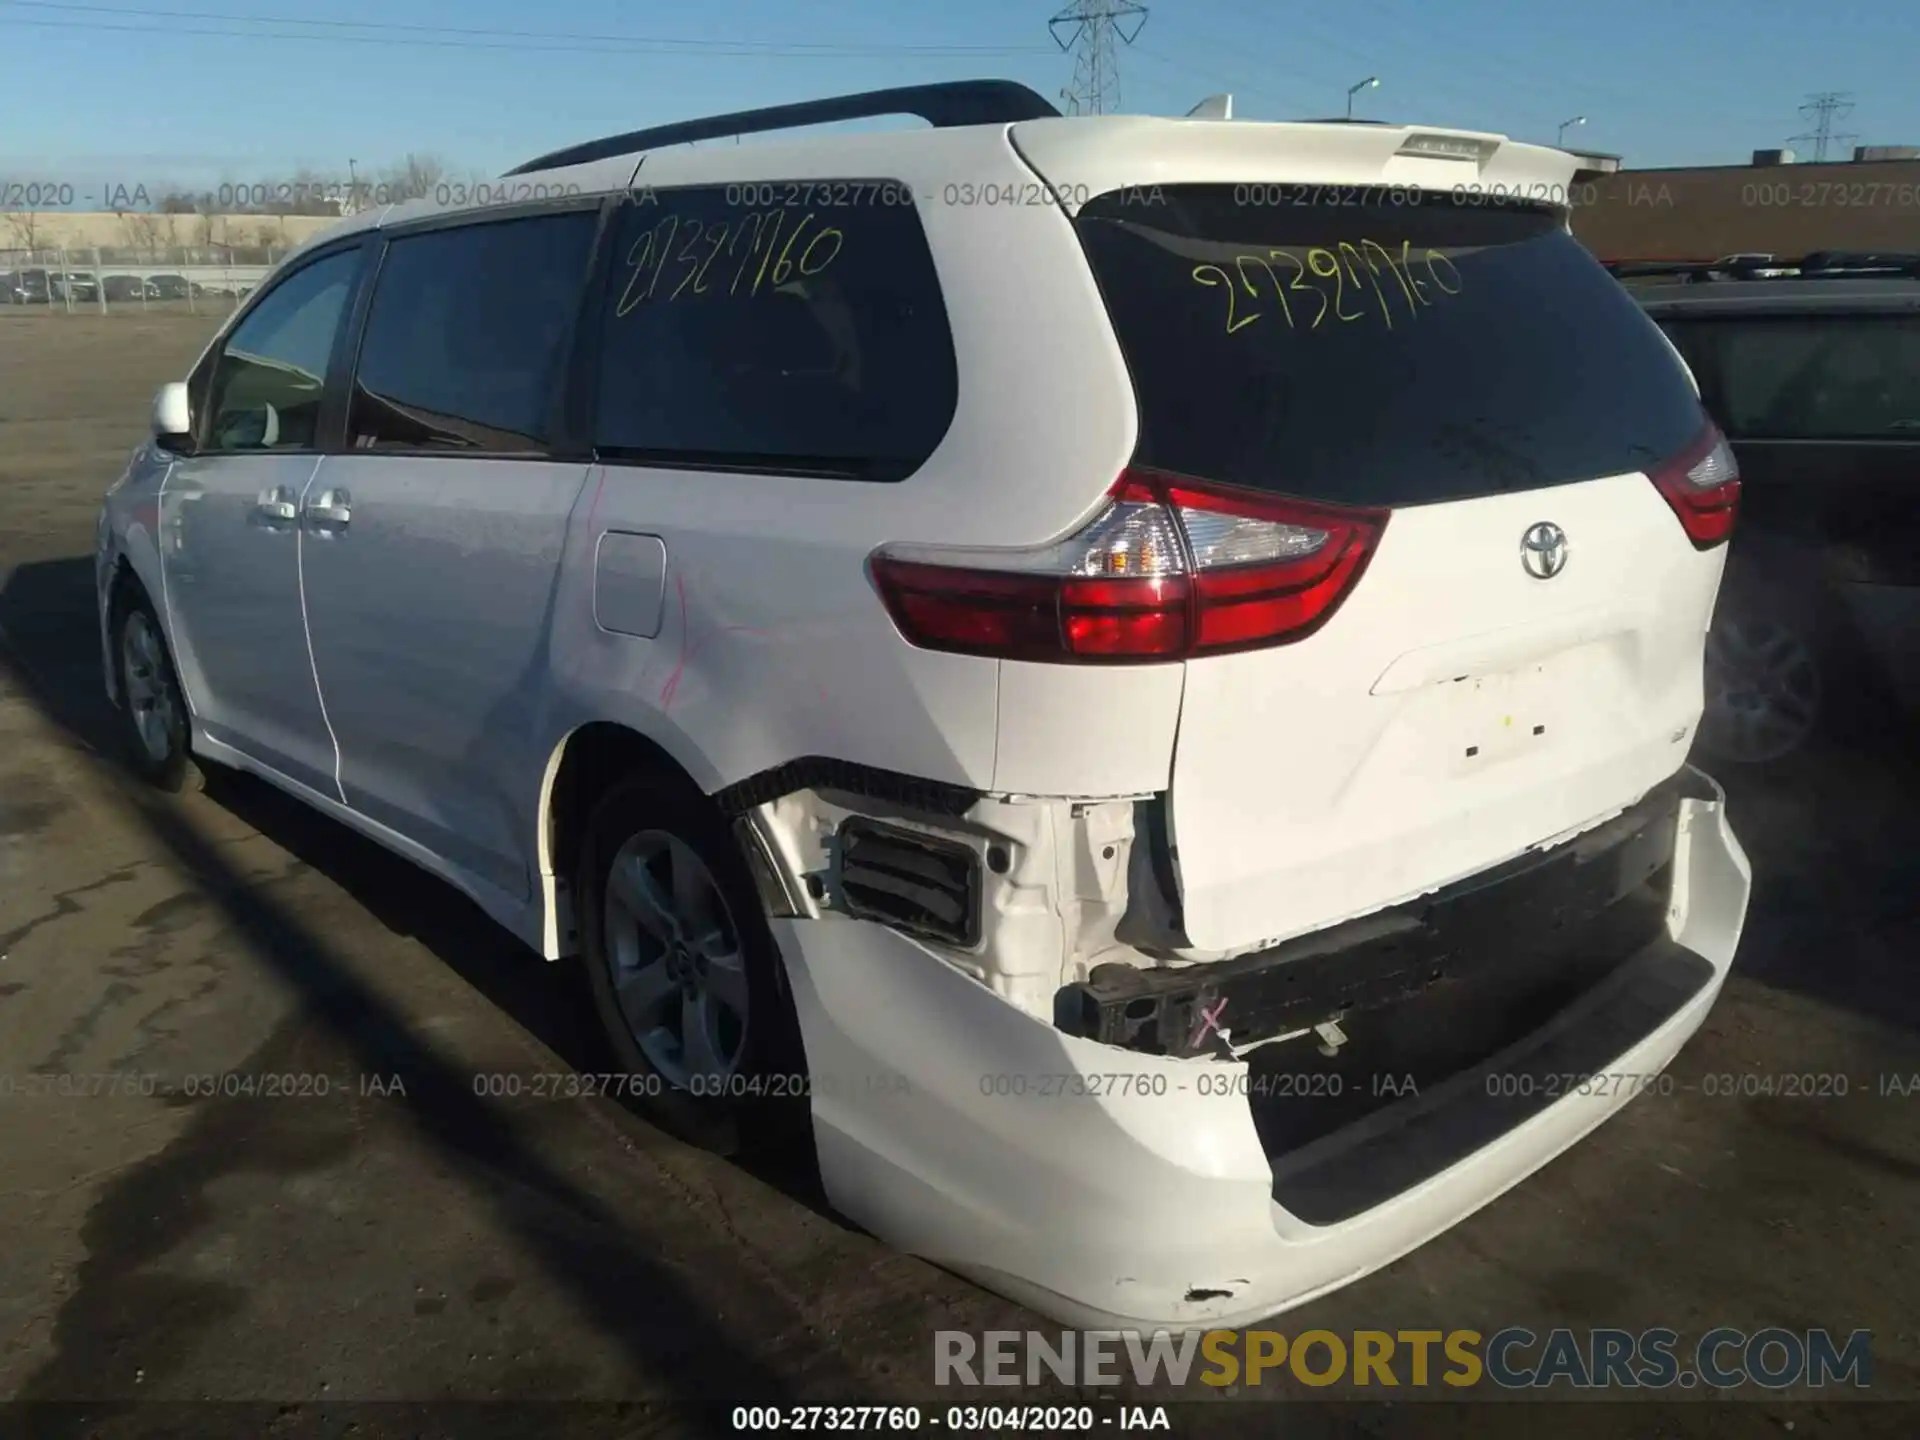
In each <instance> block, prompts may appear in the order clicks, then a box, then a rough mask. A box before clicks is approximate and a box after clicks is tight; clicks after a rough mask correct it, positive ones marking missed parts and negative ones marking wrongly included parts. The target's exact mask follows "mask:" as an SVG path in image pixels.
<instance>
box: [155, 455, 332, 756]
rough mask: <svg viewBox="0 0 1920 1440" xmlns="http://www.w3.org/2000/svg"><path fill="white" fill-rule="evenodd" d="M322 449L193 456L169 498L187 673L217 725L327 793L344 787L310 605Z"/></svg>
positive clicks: (164, 514)
mask: <svg viewBox="0 0 1920 1440" xmlns="http://www.w3.org/2000/svg"><path fill="white" fill-rule="evenodd" d="M319 464H320V460H319V457H317V456H314V455H286V456H279V455H271V454H265V455H220V456H213V457H209V458H206V459H197V458H192V457H189V458H187V459H183V460H181V461H179V462H178V463H177V464H176V465H175V466H174V467H173V473H172V474H171V475H170V476H169V477H168V479H167V485H166V489H165V491H164V493H163V494H162V495H161V497H160V516H161V524H162V528H163V531H164V533H165V534H166V535H167V536H168V542H169V543H168V545H167V547H166V549H165V551H164V553H163V558H162V566H163V571H164V574H163V585H164V589H165V595H166V603H167V608H168V611H169V613H170V614H171V616H172V617H173V626H172V630H173V634H174V635H175V636H176V637H177V638H176V639H175V640H174V641H173V645H174V655H175V658H176V660H177V661H178V664H179V667H180V676H181V684H182V686H183V687H184V688H185V690H186V692H187V693H188V694H189V695H190V696H192V697H193V698H192V705H193V709H194V713H195V715H196V717H197V718H198V720H199V722H200V724H201V725H202V726H203V727H204V728H205V729H206V732H207V734H208V735H210V736H212V737H213V738H214V739H217V740H221V741H224V742H225V743H227V744H229V745H232V746H234V747H235V748H236V749H239V750H244V751H245V752H246V753H247V754H249V755H251V756H253V757H254V758H255V759H257V760H259V761H260V762H261V763H262V764H265V765H269V766H271V767H272V768H274V769H276V770H279V771H281V772H283V773H284V774H286V775H287V776H288V777H289V778H291V779H294V780H297V781H299V782H300V783H301V784H303V785H309V786H313V787H314V788H316V789H319V790H321V791H323V792H333V790H334V749H333V737H332V736H331V734H330V733H329V732H328V730H327V722H326V716H325V713H324V711H323V709H322V707H321V702H320V691H319V687H318V686H317V684H316V683H315V681H314V676H313V664H312V661H311V659H310V658H309V657H308V655H307V638H306V631H305V628H304V624H303V621H302V618H301V609H300V542H301V532H300V526H299V523H298V522H297V521H296V520H293V519H281V518H278V517H276V516H270V515H268V514H267V513H266V512H265V511H264V509H263V507H262V505H261V500H262V498H263V497H267V496H273V497H278V503H281V504H285V505H291V506H294V507H297V506H298V504H299V498H300V496H301V494H302V493H303V492H304V491H305V490H306V487H307V481H308V480H309V479H311V478H312V476H313V473H314V471H315V469H317V468H318V466H319Z"/></svg>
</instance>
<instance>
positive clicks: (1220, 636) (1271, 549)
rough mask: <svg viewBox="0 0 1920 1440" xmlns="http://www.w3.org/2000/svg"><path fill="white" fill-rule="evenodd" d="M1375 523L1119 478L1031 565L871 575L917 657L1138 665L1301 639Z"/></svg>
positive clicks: (1373, 533)
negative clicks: (1094, 510) (1095, 508)
mask: <svg viewBox="0 0 1920 1440" xmlns="http://www.w3.org/2000/svg"><path fill="white" fill-rule="evenodd" d="M1386 522H1387V512H1386V511H1384V510H1358V509H1347V508H1345V507H1342V506H1332V505H1317V504H1312V503H1309V502H1307V501H1303V500H1290V499H1284V498H1280V497H1276V496H1271V495H1265V494H1261V493H1258V492H1254V491H1247V490H1238V489H1233V488H1230V487H1226V486H1219V485H1214V484H1211V483H1209V482H1207V481H1202V480H1194V479H1190V478H1188V477H1186V476H1183V475H1171V474H1167V473H1165V472H1162V471H1155V470H1144V469H1139V468H1134V469H1129V470H1127V471H1126V472H1125V473H1124V474H1122V475H1121V477H1120V479H1119V481H1118V482H1117V483H1116V484H1115V485H1114V487H1113V489H1112V490H1111V491H1110V492H1109V494H1108V497H1107V503H1106V504H1105V505H1104V506H1103V507H1102V508H1101V510H1100V512H1099V513H1098V514H1096V515H1095V516H1094V517H1093V519H1092V520H1090V521H1088V522H1087V523H1086V524H1085V525H1083V526H1082V527H1081V528H1080V529H1079V530H1078V531H1076V532H1075V533H1074V534H1073V535H1072V536H1070V537H1069V538H1067V539H1065V540H1062V541H1060V542H1059V543H1057V544H1054V545H1048V546H1044V547H1041V548H1039V549H1034V550H1012V551H1009V550H958V549H946V548H935V547H928V546H918V545H890V546H887V547H885V548H883V549H881V550H878V551H876V552H875V553H874V555H873V557H872V559H871V560H870V561H869V562H868V563H869V567H870V570H871V573H872V575H873V580H874V585H875V587H876V588H877V589H878V590H879V592H880V597H881V599H882V600H883V601H884V602H885V603H886V607H887V612H888V614H890V615H891V616H892V617H893V622H894V624H895V625H897V626H898V627H899V629H900V633H901V634H902V635H903V636H905V637H906V638H907V640H908V641H909V642H911V643H912V644H914V645H918V646H920V647H921V648H923V649H927V650H950V651H955V652H958V653H960V654H965V655H992V656H996V657H998V658H1000V659H1005V660H1039V661H1051V662H1054V663H1067V664H1138V663H1142V662H1147V661H1155V660H1184V659H1187V658H1189V657H1193V656H1200V655H1220V654H1226V653H1229V652H1231V651H1235V650H1253V649H1258V648H1261V647H1263V646H1268V645H1284V644H1287V643H1289V642H1291V641H1294V640H1300V639H1304V638H1305V637H1306V636H1308V635H1311V634H1312V633H1313V632H1314V631H1315V630H1317V629H1319V628H1320V626H1322V625H1323V624H1325V623H1326V621H1327V619H1328V617H1329V616H1331V615H1332V614H1333V612H1334V611H1335V610H1336V609H1337V608H1338V607H1339V605H1340V602H1341V601H1342V600H1343V599H1345V597H1346V596H1347V594H1348V593H1349V592H1350V591H1351V590H1352V589H1353V585H1354V582H1355V581H1357V580H1358V579H1359V578H1360V573H1361V571H1362V570H1364V569H1365V568H1366V564H1367V560H1368V558H1369V557H1370V556H1371V555H1372V553H1373V550H1374V547H1375V545H1376V544H1377V543H1378V542H1379V538H1380V532H1381V530H1382V528H1383V527H1384V526H1385V525H1386Z"/></svg>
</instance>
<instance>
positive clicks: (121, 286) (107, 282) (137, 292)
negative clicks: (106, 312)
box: [100, 275, 158, 301]
mask: <svg viewBox="0 0 1920 1440" xmlns="http://www.w3.org/2000/svg"><path fill="white" fill-rule="evenodd" d="M100 288H101V289H102V290H104V291H105V292H106V295H107V299H108V300H123V301H137V300H153V299H157V298H158V296H157V295H156V294H155V292H154V288H153V285H152V283H151V282H149V281H147V280H143V279H142V278H141V277H140V276H138V275H109V276H107V277H106V278H105V279H104V280H102V281H101V282H100Z"/></svg>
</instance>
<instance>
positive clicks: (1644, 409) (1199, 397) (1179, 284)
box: [1076, 185, 1702, 505]
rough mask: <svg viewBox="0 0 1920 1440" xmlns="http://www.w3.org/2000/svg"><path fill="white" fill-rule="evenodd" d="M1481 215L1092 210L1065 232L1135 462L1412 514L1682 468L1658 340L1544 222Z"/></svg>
mask: <svg viewBox="0 0 1920 1440" xmlns="http://www.w3.org/2000/svg"><path fill="white" fill-rule="evenodd" d="M1309 197H1310V203H1297V202H1299V201H1301V200H1303V199H1309ZM1477 198H1481V197H1466V198H1464V199H1462V198H1458V197H1456V196H1453V195H1449V194H1445V193H1442V192H1436V191H1425V192H1422V191H1417V190H1408V189H1401V188H1396V189H1394V190H1393V191H1392V192H1390V193H1389V192H1388V191H1386V190H1385V189H1384V188H1382V189H1376V190H1372V191H1358V190H1349V191H1342V192H1335V191H1331V190H1319V189H1313V188H1310V187H1304V186H1303V187H1295V186H1255V185H1191V186H1163V187H1159V188H1157V189H1155V190H1154V191H1153V192H1152V193H1151V196H1150V197H1148V196H1144V195H1143V193H1142V192H1139V191H1122V192H1115V193H1114V194H1111V195H1102V196H1098V197H1096V198H1095V199H1094V200H1093V201H1092V202H1091V203H1090V204H1088V205H1087V206H1086V208H1085V209H1083V210H1082V211H1081V213H1080V215H1079V217H1078V219H1077V221H1076V223H1077V225H1078V228H1079V231H1080V235H1081V237H1082V240H1083V242H1084V244H1085V246H1086V250H1087V254H1088V257H1089V259H1090V260H1091V262H1092V265H1093V268H1094V272H1095V274H1096V276H1097V277H1098V280H1099V283H1100V288H1101V291H1102V293H1103V294H1104V296H1105V298H1106V303H1107V307H1108V310H1109V312H1110V313H1111V315H1112V317H1113V321H1114V326H1115V329H1116V331H1117V332H1118V335H1119V339H1120V344H1121V348H1122V349H1123V351H1124V352H1125V354H1126V357H1127V363H1128V367H1129V368H1130V370H1131V371H1132V374H1133V381H1134V385H1135V388H1136V390H1137V392H1138V397H1139V402H1140V447H1139V450H1138V452H1137V454H1136V459H1137V461H1138V462H1139V463H1141V464H1143V465H1151V466H1155V467H1158V468H1161V469H1166V470H1172V471H1176V472H1179V473H1182V474H1187V475H1195V476H1201V477H1205V478H1207V479H1212V480H1218V481H1223V482H1225V483H1228V484H1234V485H1244V486H1250V487H1255V488H1258V489H1263V490H1272V491H1277V492H1280V493H1284V494H1289V495H1297V496H1301V497H1304V498H1308V499H1316V500H1330V501H1336V502H1346V503H1350V504H1366V505H1417V504H1425V503H1428V502H1432V501H1440V500H1453V499H1462V498H1465V497H1468V496H1474V495H1486V494H1493V493H1497V492H1501V491H1511V490H1526V489H1533V488H1536V487H1539V486H1544V485H1554V484H1562V483H1566V482H1570V481H1576V480H1589V479H1593V478H1595V477H1597V476H1601V475H1614V474H1620V473H1622V472H1625V471H1631V470H1642V469H1645V468H1647V467H1648V466H1649V465H1651V464H1653V463H1654V462H1656V461H1658V460H1662V459H1665V458H1667V457H1668V456H1671V455H1673V454H1674V453H1675V452H1677V451H1679V450H1681V449H1683V448H1685V446H1686V445H1687V443H1688V442H1689V441H1691V440H1692V439H1693V438H1694V437H1695V435H1696V434H1697V433H1698V432H1699V428H1700V426H1701V424H1702V417H1701V412H1700V406H1699V402H1698V401H1697V400H1696V399H1695V398H1694V395H1693V390H1692V387H1691V386H1689V385H1688V383H1687V381H1686V378H1685V376H1684V374H1683V373H1682V371H1681V370H1680V367H1679V366H1678V365H1677V364H1676V363H1675V361H1674V358H1673V354H1672V352H1671V351H1670V350H1669V349H1668V348H1667V345H1666V342H1665V341H1664V340H1663V339H1662V337H1661V335H1660V333H1659V331H1658V329H1657V328H1656V327H1655V326H1654V324H1653V322H1652V321H1651V320H1649V319H1648V318H1647V317H1646V316H1645V314H1644V313H1643V312H1642V311H1641V309H1640V307H1639V306H1638V305H1637V304H1635V303H1634V301H1633V300H1632V298H1631V297H1629V296H1628V294H1627V293H1626V291H1624V290H1623V289H1622V288H1621V287H1620V285H1619V284H1618V283H1617V282H1616V281H1615V280H1614V279H1613V278H1612V277H1611V276H1610V275H1608V274H1607V273H1606V271H1605V270H1603V269H1602V268H1601V267H1600V265H1599V264H1598V263H1597V262H1596V261H1595V260H1594V259H1593V257H1592V256H1591V255H1590V254H1589V253H1588V252H1587V251H1586V249H1585V248H1584V247H1582V246H1581V244H1580V243H1579V242H1578V241H1577V240H1575V239H1574V238H1573V237H1572V236H1571V235H1569V234H1567V232H1566V230H1565V228H1564V227H1563V225H1562V221H1561V213H1560V212H1558V211H1554V210H1549V209H1544V208H1532V207H1519V206H1501V207H1489V206H1487V205H1486V204H1484V203H1482V204H1471V203H1468V201H1470V200H1472V199H1477ZM1332 201H1357V202H1358V203H1330V202H1332Z"/></svg>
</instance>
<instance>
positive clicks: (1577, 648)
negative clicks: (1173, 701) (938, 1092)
mask: <svg viewBox="0 0 1920 1440" xmlns="http://www.w3.org/2000/svg"><path fill="white" fill-rule="evenodd" d="M1541 520H1550V521H1553V522H1554V523H1556V524H1558V525H1559V526H1560V527H1561V528H1562V529H1563V530H1564V531H1565V532H1566V534H1567V537H1568V547H1569V551H1568V560H1567V565H1566V569H1565V570H1563V571H1562V572H1561V573H1560V574H1559V575H1557V576H1555V577H1554V578H1552V579H1550V580H1536V579H1534V578H1533V577H1532V576H1530V575H1529V574H1528V573H1527V572H1526V570H1525V569H1524V568H1523V567H1522V565H1521V561H1520V537H1521V536H1522V535H1523V534H1524V533H1525V532H1526V530H1527V528H1528V527H1529V526H1530V525H1532V524H1534V523H1535V522H1537V521H1541ZM1725 553H1726V552H1725V550H1724V549H1721V550H1715V551H1711V552H1708V553H1706V554H1701V553H1699V552H1698V551H1696V550H1695V549H1694V548H1693V545H1692V543H1691V542H1690V541H1689V540H1688V539H1687V537H1686V535H1685V534H1684V533H1683V532H1682V531H1681V529H1680V526H1679V525H1678V524H1677V523H1676V522H1675V520H1674V517H1673V512H1672V511H1671V510H1670V509H1669V508H1668V507H1667V504H1666V502H1665V501H1664V500H1662V499H1661V498H1660V495H1659V492H1658V491H1656V490H1655V489H1654V487H1653V486H1652V485H1651V484H1649V483H1648V481H1647V479H1646V477H1645V476H1643V475H1624V476H1617V477H1614V478H1612V479H1606V480H1594V481H1589V482H1587V483H1585V484H1579V485H1565V486H1559V487H1555V488H1553V489H1548V490H1536V491H1526V492H1522V493H1520V494H1514V495H1496V496H1489V497H1487V498H1484V499H1479V500H1465V501H1457V502H1454V503H1451V504H1443V505H1423V506H1414V507H1412V508H1409V509H1405V510H1400V511H1396V512H1395V514H1394V516H1393V518H1392V519H1391V520H1390V521H1388V523H1387V527H1386V533H1385V535H1384V537H1383V538H1382V540H1381V542H1380V547H1379V552H1378V553H1377V554H1376V555H1375V556H1374V557H1373V561H1372V564H1371V565H1370V566H1369V567H1368V570H1367V572H1366V574H1365V575H1364V576H1363V577H1362V579H1361V583H1360V584H1359V585H1358V586H1357V587H1356V588H1355V590H1354V593H1353V596H1352V598H1351V599H1350V600H1349V601H1348V602H1347V604H1346V605H1345V606H1344V607H1343V608H1342V609H1341V610H1340V611H1339V612H1338V613H1337V614H1336V615H1335V616H1334V617H1333V619H1332V621H1331V622H1330V623H1329V624H1328V625H1327V626H1326V628H1325V629H1323V630H1321V631H1320V632H1319V633H1318V634H1315V635H1313V636H1310V637H1309V638H1308V639H1306V640H1304V641H1301V642H1300V643H1298V644H1296V645H1289V646H1283V647H1281V648H1279V649H1277V650H1266V651H1253V652H1250V653H1248V654H1245V655H1233V656H1223V657H1220V658H1217V659H1209V660H1202V661H1198V662H1194V663H1191V664H1189V665H1188V666H1187V682H1186V698H1185V701H1184V703H1183V705H1182V708H1181V726H1180V744H1179V751H1178V755H1177V758H1176V759H1175V761H1174V772H1173V791H1172V795H1173V822H1172V823H1173V839H1174V844H1175V845H1176V847H1177V848H1178V851H1179V857H1180V873H1181V881H1182V898H1183V900H1184V902H1185V906H1186V928H1187V934H1188V936H1189V937H1190V938H1191V939H1192V941H1193V943H1194V945H1195V946H1196V947H1199V948H1201V949H1209V950H1226V949H1232V948H1236V947H1244V946H1248V945H1252V944H1255V943H1258V942H1260V941H1262V940H1271V939H1279V938H1283V937H1286V936H1290V935H1296V934H1300V933H1302V932H1304V931H1308V930H1315V929H1318V928H1320V927H1321V926H1323V925H1328V924H1332V923H1334V922H1336V921H1339V920H1344V919H1347V918H1349V917H1351V916H1354V915H1359V914H1363V913H1365V912H1367V911H1369V910H1375V909H1379V908H1382V907H1384V906H1387V905H1391V904H1395V903H1398V902H1399V901H1402V900H1406V899H1411V898H1412V897H1414V896H1416V895H1419V894H1421V893H1423V892H1425V891H1428V890H1432V889H1435V888H1437V887H1439V886H1441V885H1444V884H1446V883H1448V882H1449V881H1452V880H1456V879H1459V878H1461V877H1463V876H1466V875H1470V874H1473V873H1474V872H1476V871H1479V870H1483V869H1485V868H1486V867H1487V866H1489V865H1492V864H1495V863H1497V862H1499V861H1501V860H1504V859H1506V858H1508V857H1509V856H1512V855H1514V854H1517V853H1519V852H1520V851H1522V850H1526V849H1529V848H1530V847H1532V846H1534V845H1537V844H1539V843H1540V842H1541V841H1543V840H1547V839H1549V838H1552V837H1555V836H1558V835H1560V834H1562V833H1563V832H1565V831H1568V830H1570V829H1573V828H1575V827H1578V826H1580V825H1583V824H1586V823H1589V822H1593V821H1597V820H1600V819H1603V818H1604V817H1605V816H1606V815H1607V814H1609V813H1610V812H1611V811H1614V810H1617V809H1619V808H1621V807H1623V806H1625V805H1627V804H1630V803H1631V802H1632V801H1633V800H1634V799H1635V797H1637V796H1638V795H1640V794H1642V793H1644V792H1645V791H1646V790H1647V788H1648V787H1649V786H1651V785H1653V784H1654V783H1655V782H1656V781H1658V780H1661V779H1664V778H1665V777H1666V776H1668V775H1671V774H1672V773H1673V772H1674V770H1675V769H1676V768H1678V766H1679V764H1680V762H1681V760H1682V759H1683V757H1684V756H1685V755H1686V751H1687V744H1688V742H1689V741H1690V740H1691V739H1692V736H1693V726H1694V723H1695V721H1696V720H1697V719H1698V718H1699V714H1700V709H1701V706H1702V704H1703V700H1704V695H1703V691H1702V681H1701V675H1702V670H1701V658H1700V657H1701V647H1702V645H1703V643H1704V640H1703V637H1704V636H1705V634H1706V629H1707V622H1708V620H1709V618H1710V617H1711V615H1712V613H1713V599H1714V594H1715V591H1716V590H1717V588H1718V586H1719V583H1720V571H1721V568H1722V566H1723V564H1724V562H1725ZM1536 727H1537V728H1538V731H1539V733H1535V732H1536ZM1470 749H1472V750H1476V751H1477V752H1478V753H1477V754H1473V755H1469V754H1468V753H1467V752H1468V751H1469V750H1470Z"/></svg>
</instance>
